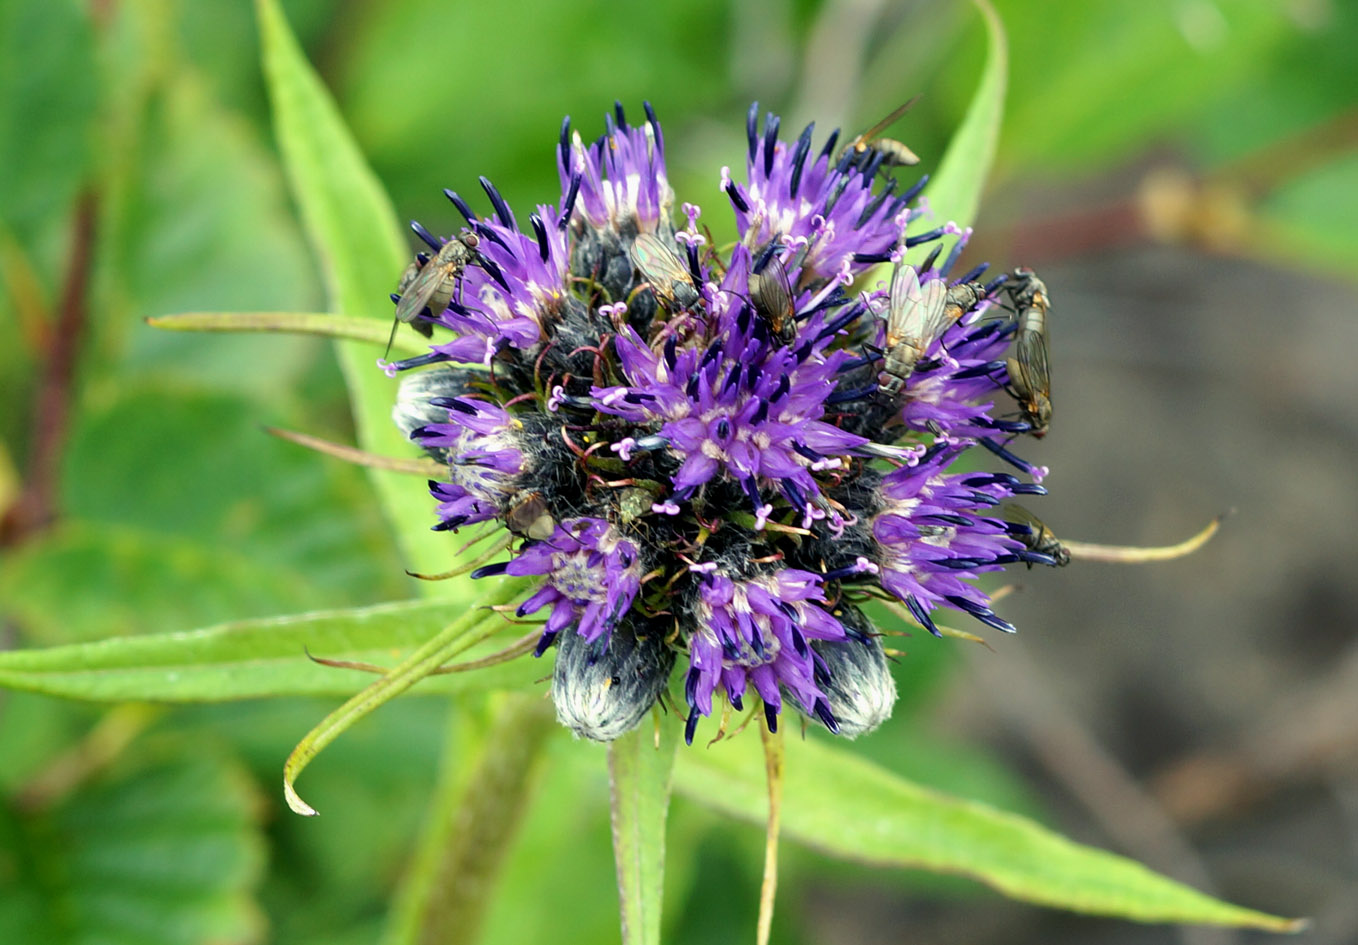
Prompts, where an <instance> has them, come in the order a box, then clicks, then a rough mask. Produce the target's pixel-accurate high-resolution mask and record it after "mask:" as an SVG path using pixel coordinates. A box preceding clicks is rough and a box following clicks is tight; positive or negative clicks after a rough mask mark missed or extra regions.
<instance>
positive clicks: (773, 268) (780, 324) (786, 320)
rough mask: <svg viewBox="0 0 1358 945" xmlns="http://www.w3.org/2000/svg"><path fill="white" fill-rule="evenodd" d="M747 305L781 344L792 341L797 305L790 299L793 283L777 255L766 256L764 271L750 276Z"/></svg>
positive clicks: (794, 332)
mask: <svg viewBox="0 0 1358 945" xmlns="http://www.w3.org/2000/svg"><path fill="white" fill-rule="evenodd" d="M750 302H751V303H752V304H753V305H754V311H755V314H756V315H758V316H759V317H760V318H761V319H763V321H764V324H765V325H767V326H768V328H769V332H770V333H771V334H772V335H773V336H774V337H775V338H777V339H778V341H779V342H780V343H781V344H788V343H790V342H791V341H792V339H793V337H794V335H795V334H796V331H795V326H796V317H797V305H796V302H794V301H793V297H792V282H791V280H790V279H788V277H787V270H786V269H785V268H783V263H782V261H781V260H780V259H779V258H778V256H777V255H776V254H775V255H773V256H770V257H769V261H768V262H766V263H765V264H764V268H763V269H761V270H760V271H759V272H757V273H755V274H753V275H751V276H750Z"/></svg>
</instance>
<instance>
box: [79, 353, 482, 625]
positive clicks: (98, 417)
mask: <svg viewBox="0 0 1358 945" xmlns="http://www.w3.org/2000/svg"><path fill="white" fill-rule="evenodd" d="M205 346H208V347H210V343H209V344H205ZM237 370H239V367H238V368H237ZM284 417H289V414H287V413H285V412H282V411H281V410H280V412H278V413H273V412H271V413H270V414H268V415H267V416H266V417H261V416H260V414H259V410H258V408H256V407H255V406H253V405H252V404H251V403H250V402H249V401H247V400H244V399H241V398H239V397H228V396H222V395H220V394H206V393H202V392H200V391H196V390H192V389H186V388H184V387H182V386H178V385H175V384H168V383H146V382H143V383H138V384H135V385H132V386H124V387H123V388H121V389H117V388H115V389H114V391H112V392H110V393H106V394H105V395H103V396H102V397H100V398H98V403H97V405H92V406H91V408H89V409H87V410H86V411H84V412H83V413H82V414H81V415H80V416H79V418H78V419H77V420H76V422H75V424H74V429H73V430H72V434H71V441H70V446H69V448H68V452H67V456H66V462H65V463H64V464H63V466H64V468H63V470H62V473H63V475H62V483H61V485H62V493H61V507H62V509H63V512H64V513H65V514H66V515H67V516H69V517H70V518H71V519H78V520H82V521H83V522H86V523H88V524H89V525H90V526H91V528H92V529H93V530H96V531H97V530H98V529H101V528H104V527H106V526H109V525H113V526H121V527H123V528H126V529H135V530H136V531H138V532H141V533H144V534H146V535H147V536H148V538H151V536H155V537H173V538H176V539H180V540H181V545H182V546H184V547H196V548H197V556H198V557H205V556H207V555H208V554H209V553H210V552H212V551H213V550H222V551H224V552H226V553H227V554H228V556H231V555H235V556H239V557H241V558H249V559H252V560H253V562H254V563H255V565H256V566H257V570H258V569H267V568H268V567H269V566H271V565H272V566H274V567H276V568H277V569H278V570H279V572H280V577H279V578H278V579H272V580H267V581H265V582H264V583H265V585H266V586H267V587H271V588H272V587H277V586H278V585H279V584H280V582H281V581H282V580H283V578H282V577H281V575H290V576H291V578H292V580H293V581H294V583H295V587H294V588H293V589H292V591H291V593H290V594H288V595H275V600H276V603H275V604H273V605H272V606H269V607H267V608H266V609H264V610H253V609H252V610H249V611H238V612H236V613H234V614H228V613H214V612H206V613H198V614H192V613H191V614H190V615H189V616H188V617H187V618H186V619H184V620H174V621H171V622H168V623H164V624H160V625H158V626H151V627H147V628H145V629H153V630H166V629H170V628H173V627H184V626H203V625H205V624H208V623H212V622H215V621H217V620H222V619H226V618H227V617H228V616H234V617H246V616H262V615H264V614H276V613H289V612H293V611H299V610H306V609H314V608H319V607H343V606H346V605H353V604H360V603H369V602H371V601H374V600H382V599H384V598H391V597H395V596H397V595H399V594H400V593H401V591H402V589H403V588H405V587H408V586H409V582H408V581H406V579H405V578H404V577H403V576H402V575H401V567H400V564H399V562H398V560H396V558H395V556H394V555H393V554H391V544H390V539H389V537H388V536H387V534H386V532H385V529H384V528H383V523H382V521H381V517H380V515H378V514H376V512H375V511H374V510H373V509H372V508H371V506H372V504H373V503H372V495H371V492H370V490H369V489H368V488H367V484H366V483H365V482H364V480H363V477H362V475H361V474H359V473H358V472H357V470H354V469H353V468H351V467H349V466H348V465H347V464H343V463H337V462H335V461H333V460H329V459H323V458H320V457H317V456H315V455H313V454H312V453H311V452H310V451H308V450H305V449H301V448H299V447H297V446H295V445H294V444H291V443H284V442H280V441H278V440H276V439H274V438H273V437H270V436H269V435H268V434H266V433H265V432H264V431H263V430H261V429H260V421H261V419H268V420H272V421H277V420H279V419H281V418H284ZM167 444H172V445H173V448H167ZM94 470H97V474H95V473H94V472H93V471H94ZM404 482H405V484H406V486H407V487H408V488H409V489H410V490H411V492H412V493H413V494H415V495H417V496H419V495H424V494H425V490H424V489H423V487H422V483H421V482H420V480H418V479H411V478H410V477H408V476H407V477H404ZM424 498H425V502H426V504H427V505H428V504H431V503H432V500H430V499H428V497H427V495H424ZM452 551H453V549H451V548H447V547H445V548H444V549H442V554H440V555H438V556H437V557H433V556H431V557H430V558H427V559H423V560H421V561H418V562H416V566H417V567H420V568H425V569H429V570H441V569H443V568H446V567H448V562H449V561H450V559H451V558H452ZM232 573H241V569H239V568H234V569H232ZM242 576H243V575H242ZM137 577H138V579H139V581H140V584H139V586H137V587H128V588H124V589H122V590H123V591H131V592H132V595H144V594H148V593H153V592H155V591H159V592H160V593H166V594H177V595H179V596H190V597H191V596H192V595H186V594H185V593H184V591H185V588H187V587H195V584H193V583H188V584H186V583H173V584H171V583H170V580H169V578H168V577H167V576H160V575H156V574H154V573H151V572H150V571H147V570H142V571H140V572H139V573H138V575H137ZM223 577H225V576H223ZM207 579H208V580H209V581H210V582H212V583H221V582H220V581H218V579H217V578H216V577H213V576H209V577H208V578H207ZM462 589H463V590H464V591H465V590H466V586H465V584H464V585H462ZM109 590H111V591H113V592H114V593H113V596H114V597H115V598H116V596H117V593H118V591H119V589H118V588H117V587H111V588H109ZM240 596H241V597H244V598H248V599H259V598H260V597H262V596H263V595H261V594H258V593H255V592H253V591H249V590H248V589H246V590H245V592H244V593H241V594H240ZM469 596H470V595H469ZM299 598H300V599H299ZM115 606H117V605H115ZM178 606H179V607H180V608H181V609H183V610H186V611H189V610H192V601H184V602H180V604H179V605H178Z"/></svg>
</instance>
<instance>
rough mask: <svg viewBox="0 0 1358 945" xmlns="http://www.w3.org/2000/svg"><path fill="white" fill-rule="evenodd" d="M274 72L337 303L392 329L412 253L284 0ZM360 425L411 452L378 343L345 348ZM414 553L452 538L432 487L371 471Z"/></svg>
mask: <svg viewBox="0 0 1358 945" xmlns="http://www.w3.org/2000/svg"><path fill="white" fill-rule="evenodd" d="M256 6H257V9H258V13H259V29H260V39H261V45H262V47H263V56H264V73H265V78H266V80H267V84H268V89H269V99H270V102H271V104H272V107H273V117H274V127H275V130H276V133H277V135H278V144H279V148H280V150H281V151H282V153H283V165H284V167H285V169H286V170H287V173H288V180H289V182H290V184H291V186H292V191H293V194H294V195H295V196H296V198H297V203H298V205H299V206H300V207H301V210H302V219H303V222H304V223H305V224H306V231H307V235H308V236H309V238H310V241H311V245H312V248H313V249H314V250H315V252H316V255H317V257H318V258H319V260H320V262H321V267H322V270H323V271H324V274H325V283H326V288H327V292H328V294H329V297H330V305H331V308H332V309H333V310H334V311H336V312H338V313H339V314H341V315H346V316H357V317H363V318H372V319H377V320H379V321H381V322H383V323H384V324H386V325H387V326H390V324H391V319H392V310H391V306H390V304H389V303H388V302H387V294H388V293H389V292H391V290H392V288H393V287H394V286H395V284H396V280H397V278H398V277H399V276H400V274H401V270H402V268H403V267H404V266H405V265H406V264H407V263H408V262H409V260H410V258H411V253H410V251H409V250H408V249H406V248H405V247H404V245H403V244H402V241H401V236H400V228H399V226H398V225H397V223H396V216H395V213H394V211H393V210H392V206H391V200H390V199H389V198H388V197H387V195H386V193H385V192H384V191H383V189H382V186H381V184H380V183H379V182H378V180H377V178H376V176H375V175H374V174H373V172H372V169H371V168H369V167H368V165H367V162H366V161H364V159H363V155H362V153H361V152H360V151H359V149H358V146H357V145H356V144H355V142H354V140H353V137H352V135H350V133H349V130H348V128H346V127H345V125H344V121H343V119H342V118H341V116H340V113H339V109H338V108H337V107H336V105H335V102H334V100H333V98H332V97H331V96H330V93H329V91H328V90H327V89H326V88H325V85H324V84H323V83H322V82H321V80H320V77H319V76H317V75H316V73H315V71H314V70H313V69H312V68H311V65H310V63H308V62H307V61H306V57H305V56H304V55H303V53H302V50H301V48H300V47H299V46H298V45H297V40H296V38H295V37H294V36H293V35H292V32H291V30H289V28H288V24H287V21H286V19H284V17H283V13H282V11H281V10H280V9H279V7H278V4H277V2H276V0H258V2H257V4H256ZM338 355H339V359H340V364H341V366H342V368H343V369H344V376H345V380H346V382H347V383H348V386H349V396H350V400H351V402H352V404H353V410H354V421H355V424H356V426H357V428H358V439H359V445H360V446H362V448H363V449H365V450H367V451H368V452H370V453H377V454H379V455H385V456H402V455H410V454H411V446H410V444H409V443H407V442H405V441H404V440H403V439H402V438H401V436H400V434H399V433H398V432H397V431H396V429H395V427H394V426H393V425H392V422H391V405H392V403H393V401H394V399H395V384H394V383H393V382H392V381H391V380H389V379H388V378H387V377H385V376H384V375H383V374H382V372H381V371H379V370H378V369H377V366H376V363H375V361H376V357H377V356H376V355H375V354H374V353H373V351H372V349H371V348H370V347H368V346H366V345H365V346H357V345H351V344H343V343H342V344H340V345H338ZM371 476H372V479H373V482H374V483H375V484H376V487H377V491H378V494H379V496H380V497H381V500H382V506H383V509H384V510H385V511H386V513H387V516H388V518H389V520H390V521H391V523H392V526H393V528H394V529H395V531H396V535H397V538H398V540H399V541H400V543H401V547H402V549H403V550H404V552H405V554H406V556H407V560H408V561H409V562H410V563H411V565H412V566H413V567H414V568H416V569H417V570H419V569H425V570H438V569H439V568H438V567H434V566H432V565H431V562H439V563H441V562H442V560H446V555H447V541H446V536H443V535H440V534H431V533H430V531H429V528H428V526H429V525H430V524H431V521H432V517H433V511H432V506H431V502H430V500H429V497H428V496H427V495H426V494H425V493H424V491H423V490H421V489H419V488H418V487H417V488H411V484H410V483H409V482H408V481H406V480H403V479H401V477H399V476H396V475H394V474H392V473H388V472H383V471H381V470H373V471H372V472H371ZM461 583H462V582H449V583H448V584H443V585H426V586H425V587H423V588H422V590H423V592H424V593H426V594H447V593H451V592H456V591H457V589H458V586H459V585H460V584H461Z"/></svg>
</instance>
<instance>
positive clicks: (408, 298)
mask: <svg viewBox="0 0 1358 945" xmlns="http://www.w3.org/2000/svg"><path fill="white" fill-rule="evenodd" d="M446 275H447V270H446V269H445V267H444V266H441V265H440V264H439V261H438V259H431V260H430V261H429V262H427V263H425V264H424V268H423V269H421V270H420V271H419V273H418V274H417V275H416V276H415V278H414V279H412V280H411V281H410V284H409V285H407V286H406V288H405V291H404V292H402V293H401V301H399V302H397V303H396V318H397V320H398V321H402V322H405V323H406V324H409V323H411V322H413V321H414V320H415V318H416V316H418V315H419V314H420V313H421V312H423V311H424V310H425V308H426V307H429V303H430V302H431V301H433V299H434V296H435V295H436V294H437V293H438V290H439V287H440V286H442V285H443V280H444V277H445V276H446ZM433 314H435V315H437V314H438V312H434V313H433Z"/></svg>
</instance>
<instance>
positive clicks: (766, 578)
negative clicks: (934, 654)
mask: <svg viewBox="0 0 1358 945" xmlns="http://www.w3.org/2000/svg"><path fill="white" fill-rule="evenodd" d="M824 600H825V592H824V589H823V588H822V587H821V577H820V575H818V574H812V573H811V572H810V571H799V570H795V569H792V568H784V569H783V570H780V571H774V572H771V573H769V574H764V575H760V576H757V577H752V578H748V579H744V580H733V579H732V578H731V577H728V576H727V575H725V574H721V573H713V574H705V575H703V577H702V578H701V580H700V583H699V587H698V593H697V597H696V599H695V601H694V602H693V605H692V611H693V612H692V619H693V625H694V630H693V633H692V636H691V637H690V638H689V670H688V676H687V679H686V682H685V684H684V696H685V698H686V699H687V701H688V705H689V717H688V723H687V727H686V730H685V738H686V739H687V740H688V741H689V742H690V743H691V742H692V741H693V733H694V730H695V728H696V727H697V724H698V718H699V716H703V715H710V714H711V713H712V695H713V693H714V692H715V691H716V690H717V688H718V686H720V687H721V689H722V690H723V691H724V692H725V694H726V697H727V699H728V700H729V701H730V703H731V705H732V707H733V708H735V709H737V710H739V709H740V708H741V706H742V704H743V701H744V696H745V689H746V686H747V684H748V685H749V686H752V687H753V688H754V690H755V691H756V692H757V693H758V694H759V697H760V699H761V700H762V701H763V703H764V712H765V717H766V719H767V721H768V725H769V728H770V729H773V728H775V727H777V724H778V723H777V717H778V713H779V712H780V711H781V709H782V705H783V701H782V696H781V695H780V690H781V689H786V690H787V692H788V693H790V694H791V695H792V697H793V698H794V699H795V700H796V701H797V703H798V704H800V705H803V706H809V707H811V711H812V712H813V713H814V714H815V715H816V716H817V717H818V718H820V719H821V721H823V722H824V723H825V724H826V726H827V727H829V728H830V730H831V731H835V730H836V729H837V727H838V725H837V723H836V722H835V719H834V716H833V715H832V714H831V712H830V706H829V703H828V701H827V700H826V696H825V693H824V692H822V691H821V689H820V687H819V686H817V684H816V679H815V675H816V657H815V653H814V652H813V651H812V649H811V646H810V643H809V641H810V640H842V639H844V638H845V633H844V628H843V626H841V625H840V622H839V621H838V620H836V619H835V618H834V617H832V616H830V614H829V613H828V612H826V610H825V609H824V608H823V607H822V606H820V605H821V603H823V602H824Z"/></svg>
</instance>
